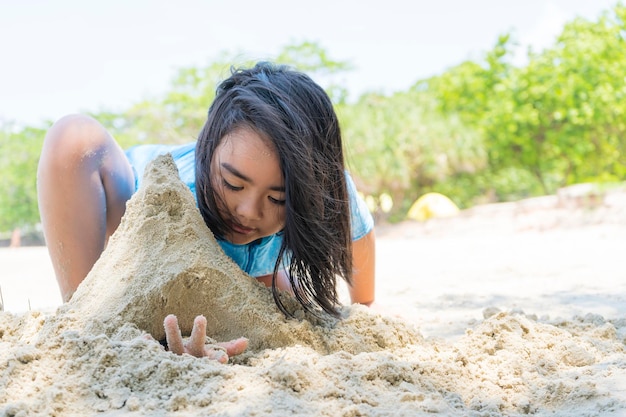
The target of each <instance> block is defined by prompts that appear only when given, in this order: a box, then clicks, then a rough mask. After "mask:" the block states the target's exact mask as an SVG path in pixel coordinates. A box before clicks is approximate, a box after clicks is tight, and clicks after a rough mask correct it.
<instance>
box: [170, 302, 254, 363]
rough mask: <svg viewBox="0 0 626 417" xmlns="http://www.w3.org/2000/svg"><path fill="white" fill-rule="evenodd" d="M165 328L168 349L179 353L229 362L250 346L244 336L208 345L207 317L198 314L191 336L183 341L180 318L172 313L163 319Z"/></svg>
mask: <svg viewBox="0 0 626 417" xmlns="http://www.w3.org/2000/svg"><path fill="white" fill-rule="evenodd" d="M163 327H164V328H165V339H166V340H167V346H168V349H169V350H170V351H171V352H173V353H175V354H177V355H182V354H183V353H187V354H189V355H192V356H195V357H197V358H202V357H207V358H209V359H212V360H216V361H219V362H221V363H226V362H228V358H229V357H231V356H236V355H239V354H240V353H242V352H243V351H244V350H246V348H247V347H248V339H246V338H244V337H242V338H239V339H235V340H231V341H230V342H224V343H218V344H217V345H210V344H209V345H207V344H205V342H206V318H205V317H204V316H197V317H196V318H195V320H194V322H193V328H192V329H191V336H189V338H188V339H187V340H184V341H183V337H182V335H181V332H180V327H179V326H178V319H177V318H176V316H175V315H173V314H170V315H169V316H167V317H165V320H163Z"/></svg>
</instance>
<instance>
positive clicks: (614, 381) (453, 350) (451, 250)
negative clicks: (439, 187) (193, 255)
mask: <svg viewBox="0 0 626 417" xmlns="http://www.w3.org/2000/svg"><path fill="white" fill-rule="evenodd" d="M625 196H626V193H624V192H623V191H619V192H612V193H607V194H606V195H605V196H604V197H603V200H602V201H601V202H600V203H597V202H596V203H594V206H593V207H587V206H584V205H582V206H581V205H580V204H570V203H571V202H570V203H568V202H567V201H564V200H563V199H562V198H560V199H559V198H558V197H557V196H551V197H543V198H539V199H531V200H526V201H521V202H517V203H503V204H494V205H486V206H480V207H475V208H473V209H471V210H466V211H462V212H461V213H460V214H459V215H458V216H456V217H454V218H447V219H432V220H429V221H427V222H425V223H418V222H404V223H402V224H397V225H380V226H379V227H378V228H377V254H376V261H377V264H376V272H377V303H378V306H377V308H376V309H375V310H374V311H373V312H370V311H363V310H365V309H364V308H355V309H352V311H349V312H348V317H349V318H348V319H347V320H346V324H341V325H337V326H336V327H332V328H329V329H330V330H325V332H326V333H319V334H323V335H330V336H328V337H330V339H328V340H331V339H332V340H331V341H333V343H335V345H333V346H338V348H337V347H334V348H332V349H330V350H329V351H327V352H320V349H319V348H318V347H317V345H314V344H311V345H310V346H309V345H307V344H306V343H304V342H303V344H302V345H299V344H297V343H292V342H284V341H281V342H280V343H278V342H276V344H275V345H272V344H271V343H273V342H271V340H270V339H271V337H272V336H271V334H272V332H276V333H280V332H281V331H283V330H285V329H286V330H289V329H290V327H288V326H294V325H293V324H289V322H284V323H283V322H280V323H278V324H276V326H277V327H276V328H275V329H273V330H270V331H268V333H267V335H262V336H260V337H261V338H263V337H266V338H267V341H269V342H267V341H263V340H261V341H260V342H259V343H260V345H259V346H261V347H260V348H258V349H254V350H253V351H251V352H248V353H246V354H244V355H242V357H241V358H233V359H232V360H231V363H229V364H226V365H222V364H217V363H210V362H209V361H206V360H201V359H195V358H191V357H187V356H183V357H175V356H174V355H172V354H171V353H169V352H165V351H163V350H162V349H160V345H158V343H156V342H152V343H150V342H148V341H146V340H145V338H143V339H142V338H141V337H138V336H140V333H141V326H139V327H140V329H134V328H133V329H130V330H128V329H126V330H124V331H117V332H111V331H109V329H108V328H107V323H106V321H107V320H104V319H103V320H102V323H99V321H98V320H99V319H98V317H99V316H98V317H96V316H94V317H96V318H95V319H93V320H92V319H85V320H83V323H82V324H81V325H80V326H79V325H76V327H72V326H73V324H75V323H78V322H79V321H80V320H78V318H81V317H83V316H82V314H76V313H75V311H74V310H76V311H79V312H80V311H81V310H80V309H81V308H82V307H81V304H76V306H75V307H74V310H72V309H64V308H61V309H60V311H57V307H59V306H60V305H61V300H60V296H59V292H58V289H57V286H56V281H55V279H54V274H53V271H52V267H51V265H50V261H49V259H48V255H47V251H46V248H44V247H28V248H19V249H10V248H6V249H0V266H1V271H2V272H1V273H0V288H1V289H2V294H3V299H4V310H5V312H4V313H2V314H0V381H2V382H1V383H0V384H1V385H2V386H3V387H2V388H1V389H0V415H6V416H21V415H63V416H72V415H96V414H97V415H106V416H113V415H114V416H117V415H159V416H161V415H163V416H165V415H167V416H196V415H198V416H200V415H221V416H252V415H255V416H269V415H279V416H282V415H302V416H316V415H328V416H340V415H344V416H370V415H371V416H391V415H394V416H421V415H433V414H434V415H442V416H518V415H545V416H547V415H551V416H552V415H558V416H582V415H584V416H622V415H626V269H625V268H624V260H623V259H624V242H626V198H625ZM129 227H130V226H129ZM128 234H131V233H130V232H128ZM135 234H136V233H135ZM122 238H124V236H122V237H121V238H120V241H121V239H122ZM140 238H141V236H140ZM124 242H126V241H124ZM118 245H121V244H120V243H118ZM102 268H104V267H102ZM181 268H184V265H183V266H182V267H181ZM109 271H110V270H109ZM92 272H93V271H92ZM96 278H97V277H96ZM88 279H89V277H88ZM94 280H95V278H94ZM100 281H102V280H100ZM115 285H120V284H116V283H115V282H112V284H111V286H115ZM246 285H247V284H246ZM103 288H106V287H103ZM98 291H102V289H101V288H100V289H99V290H98ZM341 291H342V297H344V299H345V298H346V292H345V289H342V290H341ZM89 296H90V293H88V290H85V292H84V294H82V293H81V294H80V295H79V298H80V299H81V300H83V299H84V300H87V301H88V300H89ZM264 302H265V301H263V302H261V301H259V303H261V304H259V305H265V304H263V303H264ZM213 308H215V307H213ZM227 308H228V307H224V309H225V310H224V312H223V313H224V314H227V313H228V311H226V309H227ZM267 308H269V307H267ZM268 317H269V316H268ZM363 323H365V324H366V325H367V327H369V328H370V329H368V330H367V331H365V330H363V331H362V330H361V329H362V328H363V326H362V325H363ZM236 325H239V326H243V327H241V328H242V329H246V327H245V326H246V324H245V323H244V322H243V321H242V323H236ZM271 326H273V325H271ZM271 326H270V327H271ZM285 326H287V327H285ZM351 326H354V327H351ZM340 327H341V331H342V333H341V334H339V333H337V332H338V330H336V329H339V328H340ZM307 329H308V328H307ZM299 331H300V330H299ZM307 331H312V332H314V333H312V334H314V335H317V334H318V333H315V332H317V330H315V329H311V330H307ZM329 332H330V333H329ZM333 332H335V333H337V334H335V333H333ZM359 332H361V333H359ZM286 333H289V332H288V331H287V332H286ZM352 333H355V334H356V333H359V337H360V338H361V339H359V340H362V341H364V342H363V343H364V345H363V348H362V349H358V348H355V347H354V346H355V345H354V344H352V341H351V340H349V338H350V337H351V336H350V335H351V334H352ZM44 335H45V337H44ZM389 335H391V336H389ZM244 336H245V335H244ZM316 337H317V336H316ZM325 337H326V336H323V338H325ZM333 337H334V339H333ZM381 338H383V339H384V338H387V339H388V340H382V339H381ZM389 339H396V340H393V341H392V340H389ZM328 340H327V341H328ZM402 340H405V341H406V342H402ZM344 341H346V343H345V345H344V344H343V343H344ZM266 342H267V343H270V344H269V345H263V343H266ZM330 345H332V344H329V345H328V346H330ZM342 346H344V348H342Z"/></svg>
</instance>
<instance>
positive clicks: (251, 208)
mask: <svg viewBox="0 0 626 417" xmlns="http://www.w3.org/2000/svg"><path fill="white" fill-rule="evenodd" d="M236 211H237V214H238V215H239V216H241V217H243V218H244V219H248V220H260V219H261V217H262V210H261V204H259V203H258V202H257V201H256V200H255V199H253V198H247V199H242V200H241V201H239V204H238V205H237V208H236Z"/></svg>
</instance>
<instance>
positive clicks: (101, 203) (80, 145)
mask: <svg viewBox="0 0 626 417" xmlns="http://www.w3.org/2000/svg"><path fill="white" fill-rule="evenodd" d="M134 183H135V178H134V174H133V170H132V168H131V166H130V164H129V162H128V160H127V159H126V156H125V155H124V152H123V151H122V149H121V148H120V146H119V145H118V144H117V142H115V140H114V139H113V137H112V136H111V135H110V134H109V133H108V132H107V131H106V130H105V129H104V127H103V126H102V125H100V123H98V122H97V121H96V120H94V119H93V118H91V117H88V116H83V115H72V116H66V117H64V118H62V119H60V120H59V121H58V122H56V123H55V124H54V125H53V126H52V127H51V128H50V130H49V131H48V133H47V134H46V138H45V140H44V144H43V149H42V152H41V157H40V160H39V168H38V172H37V193H38V198H39V211H40V214H41V222H42V225H43V230H44V235H45V238H46V244H47V246H48V252H49V253H50V258H51V260H52V265H53V267H54V272H55V274H56V277H57V282H58V284H59V288H60V290H61V296H62V297H63V301H68V300H69V299H70V298H71V296H72V294H73V293H74V291H76V288H77V287H78V285H79V284H80V283H81V282H82V280H83V279H84V278H85V277H86V276H87V274H88V273H89V271H90V270H91V268H92V267H93V265H94V263H95V262H96V261H97V260H98V258H99V257H100V254H101V253H102V251H103V250H104V247H105V245H106V242H107V239H108V238H109V236H111V235H112V234H113V232H114V231H115V229H117V227H118V226H119V224H120V220H121V219H122V216H123V214H124V211H125V210H126V201H127V200H128V199H129V198H130V197H131V195H132V193H133V191H134Z"/></svg>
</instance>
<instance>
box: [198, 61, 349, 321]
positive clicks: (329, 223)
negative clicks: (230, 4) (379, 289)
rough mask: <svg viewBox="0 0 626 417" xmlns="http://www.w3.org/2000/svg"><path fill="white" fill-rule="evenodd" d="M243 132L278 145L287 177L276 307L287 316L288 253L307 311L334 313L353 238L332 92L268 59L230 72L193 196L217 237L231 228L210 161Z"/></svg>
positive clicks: (202, 150)
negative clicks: (282, 276)
mask: <svg viewBox="0 0 626 417" xmlns="http://www.w3.org/2000/svg"><path fill="white" fill-rule="evenodd" d="M241 127H248V128H251V129H253V130H254V131H256V132H257V133H259V134H260V135H261V136H262V137H267V138H269V139H270V140H271V141H272V142H273V144H274V146H275V147H276V150H277V153H278V156H279V160H280V166H281V170H282V174H283V176H284V180H285V198H286V203H285V205H286V210H285V213H286V218H285V227H284V229H283V231H282V232H281V233H282V236H283V241H282V246H281V248H280V255H279V257H278V260H277V261H276V264H275V266H274V278H273V280H272V293H273V295H274V300H275V302H276V304H277V306H278V307H279V308H280V309H281V311H283V313H285V314H286V315H288V314H289V313H288V312H287V310H286V309H285V306H284V305H283V304H282V302H281V300H280V297H279V296H278V289H277V287H276V274H277V272H278V271H279V269H280V268H281V265H282V263H283V261H282V259H283V256H284V255H286V259H288V260H289V265H288V267H287V273H288V276H289V280H290V282H291V285H292V288H293V290H294V294H295V297H296V299H297V300H298V301H299V302H300V304H301V305H302V306H303V307H304V308H305V310H307V311H314V310H315V309H316V307H321V308H322V309H323V310H324V311H326V312H327V313H330V314H332V315H335V316H337V315H338V314H339V313H338V309H337V307H338V306H339V300H338V297H337V288H336V282H337V276H340V277H342V278H343V279H345V280H346V281H347V282H348V283H351V281H352V238H351V232H350V207H349V199H348V192H347V188H346V179H345V172H344V169H345V168H344V159H343V149H342V142H341V132H340V129H339V122H338V120H337V115H336V114H335V111H334V109H333V105H332V103H331V101H330V99H329V97H328V95H327V94H326V92H325V91H324V90H323V89H322V88H321V87H320V86H319V85H317V84H316V83H315V82H314V81H313V80H312V79H311V78H310V77H308V76H307V75H305V74H303V73H301V72H298V71H295V70H292V69H290V68H289V67H287V66H282V65H275V64H270V63H267V62H260V63H257V64H256V65H255V66H254V67H253V68H251V69H234V68H232V69H231V76H230V77H229V78H227V79H226V80H224V81H223V82H222V83H221V84H220V85H219V86H218V87H217V92H216V97H215V100H214V102H213V104H212V105H211V107H210V108H209V112H208V119H207V121H206V123H205V125H204V127H203V128H202V131H201V132H200V137H199V138H198V142H197V145H196V192H197V196H198V207H199V209H200V213H201V214H202V217H203V218H204V221H205V223H206V224H207V226H208V227H209V228H210V229H211V230H212V231H213V233H215V234H216V236H218V237H221V236H224V235H225V232H226V231H227V228H228V227H227V225H226V224H225V222H224V220H223V219H221V217H220V215H219V209H218V207H219V206H218V204H217V201H216V195H215V192H214V190H213V186H212V182H211V175H212V174H211V160H212V157H213V154H214V152H215V149H216V148H217V146H218V145H219V143H220V141H221V139H222V138H223V137H224V136H225V135H227V134H228V133H230V132H232V131H233V130H235V129H237V128H241Z"/></svg>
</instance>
